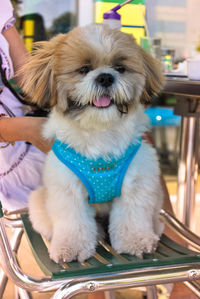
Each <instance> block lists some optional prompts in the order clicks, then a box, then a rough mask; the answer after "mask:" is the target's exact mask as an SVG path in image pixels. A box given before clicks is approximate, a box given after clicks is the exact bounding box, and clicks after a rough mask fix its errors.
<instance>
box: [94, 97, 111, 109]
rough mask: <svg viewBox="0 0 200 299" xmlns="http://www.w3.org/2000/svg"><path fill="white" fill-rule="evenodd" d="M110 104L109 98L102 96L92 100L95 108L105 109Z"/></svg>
mask: <svg viewBox="0 0 200 299" xmlns="http://www.w3.org/2000/svg"><path fill="white" fill-rule="evenodd" d="M110 102H111V99H110V97H108V96H103V97H100V98H96V99H94V101H93V104H94V106H96V107H107V106H109V105H110Z"/></svg>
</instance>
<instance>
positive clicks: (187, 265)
mask: <svg viewBox="0 0 200 299" xmlns="http://www.w3.org/2000/svg"><path fill="white" fill-rule="evenodd" d="M21 212H22V211H20V213H15V217H13V215H3V211H2V209H1V218H0V260H1V263H2V267H3V269H4V272H5V273H6V275H7V277H8V278H9V279H12V281H13V282H14V284H15V285H16V286H17V292H18V295H19V297H20V298H30V296H29V293H28V292H32V291H35V292H48V291H53V292H54V295H53V298H54V299H58V298H72V297H74V296H75V295H78V294H81V293H89V292H96V291H104V292H105V291H109V292H108V293H107V295H108V296H107V298H113V297H112V296H111V294H112V293H111V291H112V290H117V289H123V288H134V287H147V290H148V291H147V297H148V298H150V299H151V298H152V299H153V298H157V293H156V288H155V286H156V285H158V284H166V283H173V282H177V281H184V282H185V284H186V285H187V286H188V287H189V288H190V289H192V291H193V292H194V293H195V294H196V295H197V296H199V298H200V284H199V283H198V282H197V280H198V279H200V254H199V251H200V238H198V237H197V236H196V235H194V234H193V233H191V232H190V231H189V230H188V229H187V228H185V227H184V226H183V225H182V224H181V223H180V222H179V221H178V220H177V219H176V218H175V217H173V216H172V215H170V214H169V213H167V212H165V211H163V210H162V211H161V214H160V215H161V219H162V220H163V221H164V222H165V223H167V224H168V225H169V226H170V227H171V228H172V229H173V230H175V231H176V232H177V234H178V235H180V236H181V237H182V238H183V239H184V240H186V241H187V242H188V244H190V246H193V248H195V250H191V249H189V248H187V247H183V246H181V245H178V244H177V243H176V242H174V241H172V240H170V239H169V238H168V237H167V236H165V235H163V236H162V237H161V239H160V242H159V245H158V248H157V250H156V252H155V253H154V254H145V255H144V259H143V260H141V259H139V258H136V257H135V256H130V255H128V254H121V255H119V254H118V253H116V252H115V251H114V250H113V249H112V248H111V246H110V245H109V244H107V243H103V242H100V243H99V246H98V248H97V251H96V254H95V255H94V256H93V257H92V258H90V259H89V260H87V261H86V262H84V263H78V262H71V263H67V264H66V263H63V264H62V265H58V264H56V263H54V262H53V261H52V260H50V258H49V255H48V251H47V245H46V244H45V242H44V241H43V239H42V237H41V236H40V235H39V234H38V233H36V232H35V231H34V230H33V229H32V227H31V223H30V221H29V218H28V215H27V214H24V213H21ZM23 212H25V211H23ZM3 216H4V217H3ZM8 217H9V219H8ZM10 223H12V224H11V225H12V227H15V229H16V231H15V237H14V239H15V240H14V243H13V244H11V243H10V242H9V239H8V236H7V233H6V230H5V226H7V225H10ZM23 231H25V232H26V235H27V237H28V240H29V242H30V246H31V248H32V252H33V255H34V256H35V258H36V260H37V262H38V264H39V265H40V268H41V269H42V270H43V272H44V273H45V274H46V276H45V277H32V276H29V275H27V274H26V273H24V272H23V270H22V269H21V267H20V264H19V263H18V261H17V258H16V252H17V248H18V247H19V243H20V240H21V237H22V234H23ZM6 275H4V284H5V280H6ZM3 287H5V286H4V285H3V286H2V285H1V290H2V289H3ZM2 293H3V290H2V291H1V295H2Z"/></svg>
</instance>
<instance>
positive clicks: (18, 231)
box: [0, 228, 23, 299]
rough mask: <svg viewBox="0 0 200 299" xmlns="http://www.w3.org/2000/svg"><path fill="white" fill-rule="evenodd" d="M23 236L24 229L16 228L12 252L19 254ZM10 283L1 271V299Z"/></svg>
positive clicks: (12, 241)
mask: <svg viewBox="0 0 200 299" xmlns="http://www.w3.org/2000/svg"><path fill="white" fill-rule="evenodd" d="M22 235H23V229H22V228H15V229H14V233H13V235H12V237H11V240H10V243H11V248H12V250H13V251H14V252H15V253H17V251H18V249H19V245H20V243H21V239H22ZM7 282H8V278H7V276H6V274H5V273H4V272H3V270H2V269H1V273H0V286H1V288H0V299H1V298H3V294H4V291H5V288H6V285H7Z"/></svg>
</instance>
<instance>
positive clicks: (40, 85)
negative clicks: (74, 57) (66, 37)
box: [19, 34, 63, 109]
mask: <svg viewBox="0 0 200 299" xmlns="http://www.w3.org/2000/svg"><path fill="white" fill-rule="evenodd" d="M62 36H63V35H62V34H60V35H58V36H56V37H54V38H52V39H51V40H50V41H44V42H37V43H35V44H34V50H33V52H32V55H31V56H30V57H29V58H28V59H27V62H26V63H25V65H24V66H23V67H22V68H21V70H20V72H19V74H20V76H22V80H21V84H20V85H21V87H22V89H23V91H24V92H25V93H26V94H27V95H28V96H29V97H30V101H31V102H32V103H35V104H37V105H38V106H39V107H42V108H47V109H49V108H51V107H53V106H54V105H55V104H56V86H55V78H54V67H53V65H54V52H55V49H56V45H57V44H58V42H59V40H60V38H62Z"/></svg>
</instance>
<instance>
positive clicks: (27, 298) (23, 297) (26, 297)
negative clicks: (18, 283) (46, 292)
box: [16, 287, 33, 299]
mask: <svg viewBox="0 0 200 299" xmlns="http://www.w3.org/2000/svg"><path fill="white" fill-rule="evenodd" d="M16 288H17V289H18V294H19V298H20V299H32V298H33V297H32V295H31V293H29V292H28V291H26V290H24V289H21V288H19V287H16Z"/></svg>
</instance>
